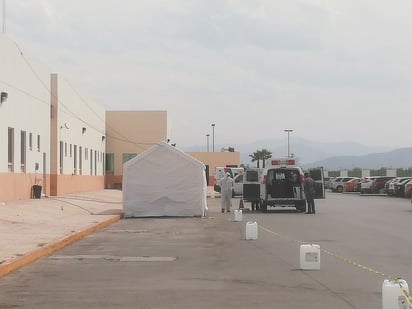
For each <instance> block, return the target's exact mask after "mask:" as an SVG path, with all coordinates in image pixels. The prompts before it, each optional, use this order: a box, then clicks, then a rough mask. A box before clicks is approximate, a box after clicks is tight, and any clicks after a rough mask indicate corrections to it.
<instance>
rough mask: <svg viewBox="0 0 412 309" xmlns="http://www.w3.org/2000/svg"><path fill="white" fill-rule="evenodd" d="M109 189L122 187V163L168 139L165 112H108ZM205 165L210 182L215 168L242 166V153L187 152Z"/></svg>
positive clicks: (107, 170) (106, 184) (107, 157)
mask: <svg viewBox="0 0 412 309" xmlns="http://www.w3.org/2000/svg"><path fill="white" fill-rule="evenodd" d="M106 137H107V140H106V178H105V187H106V188H118V189H120V188H121V187H122V181H123V180H122V178H123V163H125V162H126V161H128V160H130V159H131V158H134V157H135V156H136V155H138V154H140V153H142V152H143V151H145V150H146V149H148V148H150V147H151V146H152V145H154V144H157V143H159V142H161V141H167V112H166V111H106ZM188 154H189V155H191V156H193V157H194V158H196V159H198V160H199V161H201V162H203V163H204V164H205V165H206V175H207V178H208V179H207V180H208V184H209V185H213V184H214V173H215V167H217V166H239V164H240V153H239V152H188Z"/></svg>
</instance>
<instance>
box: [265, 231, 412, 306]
mask: <svg viewBox="0 0 412 309" xmlns="http://www.w3.org/2000/svg"><path fill="white" fill-rule="evenodd" d="M258 226H259V228H260V229H262V230H263V231H265V232H268V233H270V234H273V235H276V236H277V237H279V238H283V239H286V240H288V241H291V242H295V243H298V244H307V242H303V241H300V240H296V239H292V238H290V237H286V236H284V235H281V234H279V233H277V232H274V231H272V230H270V229H268V228H267V227H264V226H262V225H258ZM320 251H321V252H324V253H326V254H327V255H330V256H332V257H335V258H337V259H339V260H341V261H344V262H345V263H347V264H350V265H353V266H355V267H357V268H360V269H362V270H366V271H369V272H371V273H374V274H377V275H380V276H383V277H385V278H386V279H389V280H390V281H391V282H392V283H395V284H398V285H399V288H400V289H401V291H402V294H403V295H404V296H405V299H406V302H407V303H408V305H409V306H410V307H412V297H411V295H410V294H409V292H408V290H407V289H406V288H405V287H403V286H402V283H401V282H400V281H399V279H400V278H397V277H395V276H390V275H388V274H385V273H383V272H381V271H378V270H375V269H373V268H371V267H368V266H365V265H363V264H360V263H358V262H356V261H354V260H352V259H350V258H347V257H344V256H341V255H339V254H336V253H333V252H331V251H328V250H325V249H322V248H320Z"/></svg>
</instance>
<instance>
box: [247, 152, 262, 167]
mask: <svg viewBox="0 0 412 309" xmlns="http://www.w3.org/2000/svg"><path fill="white" fill-rule="evenodd" d="M249 157H251V158H252V162H257V167H259V162H260V157H261V155H260V152H259V150H256V151H255V152H254V153H252V154H250V155H249Z"/></svg>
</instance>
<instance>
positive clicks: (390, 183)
mask: <svg viewBox="0 0 412 309" xmlns="http://www.w3.org/2000/svg"><path fill="white" fill-rule="evenodd" d="M397 178H398V177H395V178H393V179H391V180H388V181H387V182H385V187H384V189H383V192H384V193H386V194H387V195H392V193H393V192H392V193H391V192H390V190H389V187H390V186H392V189H393V182H394V181H396V180H397ZM393 190H394V189H393Z"/></svg>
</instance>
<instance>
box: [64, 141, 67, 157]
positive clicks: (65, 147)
mask: <svg viewBox="0 0 412 309" xmlns="http://www.w3.org/2000/svg"><path fill="white" fill-rule="evenodd" d="M64 156H65V157H67V143H64Z"/></svg>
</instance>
